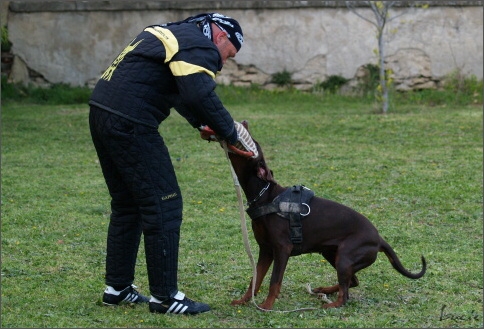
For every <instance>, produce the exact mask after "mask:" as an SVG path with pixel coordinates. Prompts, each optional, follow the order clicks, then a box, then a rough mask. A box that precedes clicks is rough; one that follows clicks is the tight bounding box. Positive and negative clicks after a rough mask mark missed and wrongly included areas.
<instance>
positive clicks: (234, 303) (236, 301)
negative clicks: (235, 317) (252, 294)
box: [230, 299, 247, 306]
mask: <svg viewBox="0 0 484 329" xmlns="http://www.w3.org/2000/svg"><path fill="white" fill-rule="evenodd" d="M245 303H247V301H246V300H244V299H234V300H233V301H232V302H230V305H232V306H237V305H244V304H245Z"/></svg>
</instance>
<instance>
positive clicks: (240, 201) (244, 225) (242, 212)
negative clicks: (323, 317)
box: [220, 141, 331, 313]
mask: <svg viewBox="0 0 484 329" xmlns="http://www.w3.org/2000/svg"><path fill="white" fill-rule="evenodd" d="M220 143H221V144H222V147H223V149H224V151H225V156H226V157H227V160H228V162H229V165H230V171H231V173H232V179H233V181H234V187H235V192H236V193H237V199H238V204H239V213H240V226H241V227H240V228H241V231H242V238H243V241H244V247H245V251H246V253H247V255H248V256H249V261H250V264H251V266H252V297H251V301H252V303H253V304H254V305H255V307H257V309H259V310H261V311H264V312H277V313H292V312H302V311H314V310H318V309H319V308H315V307H307V308H297V309H294V310H290V311H279V310H267V309H265V308H262V307H260V306H259V305H257V303H256V301H255V283H256V281H257V267H256V265H255V261H254V255H253V254H252V251H251V248H250V243H249V234H248V232H247V221H246V218H245V209H244V203H243V199H242V189H241V187H240V183H239V179H238V178H237V174H236V173H235V170H234V167H233V166H232V162H231V161H230V157H229V149H228V147H227V142H226V141H221V142H220ZM306 289H307V290H308V292H309V293H310V294H312V295H315V293H314V292H312V290H311V286H310V284H309V283H308V284H307V285H306ZM317 295H318V297H319V298H321V299H323V300H325V301H327V302H331V301H330V300H329V299H328V298H327V297H326V295H325V294H317Z"/></svg>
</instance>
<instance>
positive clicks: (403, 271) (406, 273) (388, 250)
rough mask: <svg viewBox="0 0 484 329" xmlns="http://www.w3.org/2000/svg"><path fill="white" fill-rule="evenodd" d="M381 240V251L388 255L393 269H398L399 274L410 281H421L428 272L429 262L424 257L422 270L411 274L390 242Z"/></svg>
mask: <svg viewBox="0 0 484 329" xmlns="http://www.w3.org/2000/svg"><path fill="white" fill-rule="evenodd" d="M380 239H381V243H380V251H383V252H384V253H385V255H387V257H388V259H389V260H390V263H391V264H392V266H393V268H394V269H396V270H397V271H398V273H400V274H402V275H404V276H406V277H407V278H410V279H419V278H421V277H422V276H423V275H424V274H425V271H427V262H426V261H425V258H424V256H422V270H421V271H420V272H419V273H411V272H409V271H408V270H406V269H405V267H403V265H402V263H401V262H400V259H398V257H397V254H396V253H395V251H394V250H393V248H392V247H391V246H390V245H389V244H388V242H386V241H385V240H383V238H380Z"/></svg>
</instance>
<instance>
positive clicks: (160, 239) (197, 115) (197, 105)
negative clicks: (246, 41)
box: [89, 13, 243, 314]
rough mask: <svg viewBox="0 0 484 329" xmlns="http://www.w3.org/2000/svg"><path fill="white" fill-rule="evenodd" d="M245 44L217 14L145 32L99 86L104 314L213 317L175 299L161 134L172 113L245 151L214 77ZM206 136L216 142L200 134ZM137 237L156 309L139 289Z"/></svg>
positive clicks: (175, 244) (171, 185)
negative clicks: (106, 217) (137, 309)
mask: <svg viewBox="0 0 484 329" xmlns="http://www.w3.org/2000/svg"><path fill="white" fill-rule="evenodd" d="M242 43H243V34H242V29H241V27H240V25H239V24H238V22H237V21H236V20H235V19H233V18H231V17H227V16H224V15H221V14H218V13H208V14H200V15H197V16H194V17H189V18H187V19H185V20H183V21H180V22H174V23H168V24H164V25H152V26H148V27H146V28H145V29H144V30H143V31H142V32H141V33H140V34H139V35H138V36H137V37H135V38H134V39H133V40H132V41H131V42H130V43H129V45H128V46H127V47H126V48H125V49H124V50H123V51H122V52H121V53H120V54H119V55H118V57H117V58H116V59H115V60H114V61H113V62H112V64H111V65H110V66H109V68H108V69H107V70H106V71H105V72H104V74H103V75H102V77H101V78H100V79H99V81H98V82H97V84H96V87H95V89H94V91H93V93H92V96H91V99H90V101H89V105H90V116H89V123H90V129H91V135H92V139H93V143H94V146H95V148H96V151H97V154H98V157H99V161H100V164H101V169H102V172H103V175H104V178H105V180H106V184H107V186H108V189H109V193H110V196H111V199H112V200H111V211H112V213H111V218H110V223H109V228H108V236H107V256H106V285H107V288H106V290H105V291H104V295H103V302H104V304H107V305H117V304H120V303H122V302H131V303H148V302H149V309H150V311H151V312H155V313H176V314H197V313H202V312H206V311H209V310H210V307H209V306H208V305H207V304H204V303H199V302H195V301H193V300H191V299H189V298H187V297H186V296H185V295H184V294H183V293H182V292H180V291H179V290H178V286H177V270H178V249H179V236H180V226H181V222H182V196H181V193H180V189H179V186H178V182H177V179H176V176H175V172H174V168H173V165H172V163H171V160H170V156H169V153H168V150H167V147H166V146H165V144H164V141H163V138H162V137H161V136H160V134H159V132H158V126H159V125H160V123H161V122H162V121H163V120H164V119H165V118H166V117H168V115H169V114H170V109H171V108H175V109H176V110H177V111H178V112H179V113H180V114H181V115H182V116H184V117H185V118H186V119H187V121H188V122H189V123H190V124H191V125H192V126H193V127H194V128H199V129H200V127H202V126H207V127H210V128H211V129H212V130H213V131H214V132H215V133H216V135H217V137H218V138H221V139H223V140H226V141H227V142H228V143H230V144H232V145H233V144H238V145H239V146H240V143H238V142H240V141H239V140H238V136H239V134H240V131H241V129H243V127H242V125H240V124H238V123H234V120H233V118H232V117H231V115H230V114H229V112H228V111H227V110H226V109H225V108H224V106H223V105H222V103H221V101H220V100H219V98H218V97H217V95H216V94H215V92H214V89H215V86H216V84H215V82H214V77H215V74H216V73H217V72H218V71H220V70H221V69H222V66H223V64H224V63H225V61H226V60H227V59H228V58H231V57H234V56H235V55H236V53H237V52H238V51H239V50H240V47H241V46H242ZM238 131H239V133H238ZM201 136H202V138H205V139H208V138H210V137H209V136H207V135H206V134H205V133H204V132H203V131H202V130H201ZM141 233H143V236H144V244H145V253H146V265H147V270H148V281H149V286H150V293H151V298H150V299H148V297H145V296H143V295H141V294H140V293H139V292H138V291H137V290H135V288H136V286H134V285H133V281H134V272H135V262H136V256H137V252H138V247H139V243H140V240H141Z"/></svg>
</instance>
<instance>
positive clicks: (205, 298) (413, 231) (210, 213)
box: [1, 88, 483, 328]
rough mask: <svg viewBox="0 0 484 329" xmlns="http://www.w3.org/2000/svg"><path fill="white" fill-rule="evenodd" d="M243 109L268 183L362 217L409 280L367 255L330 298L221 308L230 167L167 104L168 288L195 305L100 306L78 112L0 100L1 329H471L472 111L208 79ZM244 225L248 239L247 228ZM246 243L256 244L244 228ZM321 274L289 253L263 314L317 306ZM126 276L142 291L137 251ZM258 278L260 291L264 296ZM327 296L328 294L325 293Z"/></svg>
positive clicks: (96, 176)
mask: <svg viewBox="0 0 484 329" xmlns="http://www.w3.org/2000/svg"><path fill="white" fill-rule="evenodd" d="M221 96H222V99H223V100H224V101H225V102H226V103H225V104H226V106H227V108H228V109H229V110H230V111H231V113H232V114H233V116H234V118H235V119H236V120H239V121H240V120H243V119H247V120H248V121H249V124H250V127H251V132H252V135H253V136H254V137H255V138H256V139H257V140H258V141H259V143H260V144H261V146H262V147H263V149H264V153H265V156H266V160H267V162H268V165H269V166H270V167H271V169H272V170H273V171H274V175H275V178H276V179H277V180H278V182H279V183H280V184H281V185H286V186H288V185H294V184H304V185H306V186H308V187H309V188H311V189H313V190H314V191H315V193H316V194H317V195H319V196H323V197H325V198H329V199H332V200H335V201H338V202H340V203H343V204H345V205H348V206H350V207H352V208H354V209H356V210H358V211H359V212H361V213H363V214H364V215H366V216H367V217H368V218H369V219H370V220H371V221H372V222H373V223H374V224H375V226H376V227H377V228H378V229H379V231H380V233H381V235H382V236H383V237H384V238H385V239H386V240H387V241H388V242H389V243H390V244H391V245H392V246H393V247H394V249H395V251H396V252H397V254H398V255H399V257H400V259H401V261H402V263H403V264H404V265H405V267H406V268H408V269H409V270H410V271H413V272H416V271H418V270H419V268H420V255H424V256H425V257H426V259H427V262H428V270H427V274H426V275H425V276H424V277H423V278H422V279H419V280H410V279H407V278H405V277H403V276H402V275H400V274H398V273H397V272H396V271H395V270H393V268H392V267H391V265H390V263H389V262H388V260H387V258H386V257H385V256H384V255H383V254H380V255H379V257H378V259H377V261H376V262H375V264H373V265H372V266H371V267H369V268H367V269H365V270H363V271H361V272H360V273H359V279H360V286H359V287H357V288H353V289H350V300H349V302H348V303H347V305H346V306H344V307H342V308H339V309H330V310H323V309H317V310H315V311H308V312H293V313H281V312H261V311H259V310H257V309H256V308H255V307H254V305H252V304H248V305H247V306H241V307H232V306H230V301H231V300H232V299H235V298H239V297H240V296H241V294H243V293H244V291H245V289H246V288H247V285H248V282H249V280H250V276H251V274H252V269H251V267H250V263H249V260H248V257H247V254H246V253H245V249H244V246H243V241H242V234H241V231H240V219H239V213H238V204H237V198H236V194H235V190H234V186H233V181H232V177H231V174H230V168H229V165H228V162H227V160H226V158H225V155H224V153H223V150H222V149H221V148H220V146H219V145H218V144H216V143H207V142H205V141H203V140H201V139H200V138H199V134H198V132H197V131H196V130H195V129H193V128H191V127H190V125H189V124H188V123H186V121H184V120H183V119H182V118H181V117H180V116H179V115H178V114H177V113H175V112H173V113H172V115H171V116H170V117H169V118H168V119H167V120H166V121H165V122H164V123H163V124H162V125H161V126H160V131H161V133H162V135H163V137H164V138H165V140H166V143H167V145H168V147H169V149H170V152H171V156H172V159H173V162H174V165H175V169H176V170H177V174H178V179H179V183H180V185H181V189H182V192H183V195H184V200H185V206H184V223H183V225H182V238H181V247H180V271H179V287H180V289H181V290H182V291H184V292H185V293H186V294H187V295H188V296H189V297H191V298H193V299H196V300H200V301H202V302H206V303H208V304H210V305H211V307H212V311H211V312H209V313H205V314H202V315H199V316H195V317H187V316H164V315H158V314H151V313H149V311H148V307H147V306H134V307H132V306H121V307H113V308H108V307H104V306H101V304H100V299H101V296H102V292H103V289H104V287H105V286H104V280H103V275H104V261H105V237H106V231H107V225H108V221H109V211H110V210H109V197H108V193H107V189H106V186H105V183H104V180H103V177H102V174H101V170H100V167H99V164H98V161H97V156H96V153H95V150H94V147H93V145H92V143H91V140H90V135H89V127H88V123H87V122H88V121H87V117H88V107H87V105H85V104H81V105H65V106H64V105H52V106H49V105H29V104H22V103H16V102H8V103H5V104H4V105H3V107H2V114H1V115H2V133H1V144H2V149H1V154H2V158H1V161H2V162H1V170H2V172H1V175H2V181H1V188H2V191H1V193H2V194H1V211H2V214H1V215H2V217H1V219H2V222H1V225H2V236H1V238H2V255H1V256H2V274H1V279H2V285H1V287H2V289H1V294H2V300H1V310H2V319H1V326H2V327H178V328H189V327H192V328H193V327H200V328H202V327H204V328H205V327H221V328H235V327H243V328H256V327H257V328H258V327H261V328H262V327H264V328H266V327H267V328H268V327H286V328H288V327H301V328H317V327H333V328H337V327H360V328H363V327H379V328H383V327H388V328H390V327H391V328H414V327H433V328H437V327H475V328H477V327H482V326H483V320H482V319H483V316H482V313H483V307H482V305H483V286H482V276H483V271H482V270H483V268H482V261H483V234H482V233H483V209H482V201H483V200H482V182H483V161H482V160H483V157H482V155H483V154H482V151H483V129H482V128H483V125H482V120H483V111H482V105H481V106H464V105H458V106H451V105H447V106H445V105H440V106H433V107H431V106H426V105H419V104H412V103H411V102H404V103H402V104H396V105H395V106H394V108H392V109H391V112H390V113H389V114H388V115H381V114H376V112H375V107H374V105H373V104H371V103H369V102H368V101H364V100H361V99H355V98H350V97H341V96H336V95H330V96H328V95H326V96H323V95H313V94H302V93H296V92H281V93H271V92H264V91H260V90H256V89H252V90H245V89H237V88H222V89H221ZM249 234H251V233H250V232H249ZM251 247H252V252H253V253H254V254H255V255H256V254H257V245H256V243H255V242H254V240H253V239H252V236H251ZM306 283H310V284H311V285H312V286H313V287H315V286H320V285H330V284H334V283H336V275H335V271H334V270H333V268H331V266H330V265H329V264H328V263H327V262H325V261H324V260H323V258H322V257H321V256H320V255H318V254H310V255H302V256H299V257H293V258H291V259H290V260H289V265H288V268H287V270H286V273H285V278H284V281H283V288H282V293H281V296H280V298H279V299H278V300H277V302H276V304H275V310H276V311H285V310H293V309H295V308H299V307H317V308H318V307H319V306H320V305H321V302H320V301H319V300H317V299H316V297H314V296H311V295H309V294H308V293H307V292H306V290H305V285H306ZM135 284H136V285H137V286H138V287H139V289H140V291H141V292H142V293H148V281H147V274H146V268H145V258H144V252H143V249H142V247H141V249H140V252H139V258H138V266H137V279H136V282H135ZM267 290H268V280H267V279H266V280H265V282H264V284H263V287H262V289H261V292H260V295H259V296H257V297H256V300H257V301H258V302H262V300H263V298H264V297H265V295H266V294H267ZM330 298H335V296H330Z"/></svg>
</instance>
